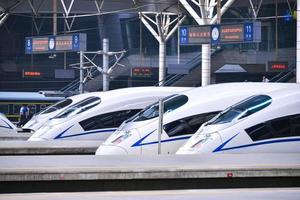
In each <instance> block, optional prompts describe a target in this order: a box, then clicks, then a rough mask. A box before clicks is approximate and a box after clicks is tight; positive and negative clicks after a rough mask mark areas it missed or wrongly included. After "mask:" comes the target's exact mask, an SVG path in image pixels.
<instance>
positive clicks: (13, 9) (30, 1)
mask: <svg viewBox="0 0 300 200" xmlns="http://www.w3.org/2000/svg"><path fill="white" fill-rule="evenodd" d="M55 1H56V4H57V13H61V14H63V13H64V14H66V13H67V14H69V15H72V14H74V13H76V14H86V13H90V14H96V13H98V14H99V11H100V13H102V14H106V13H114V12H115V13H116V12H117V13H136V12H146V11H148V12H149V11H151V12H162V11H165V12H174V11H177V8H178V1H177V0H55ZM53 2H54V1H53V0H0V10H1V9H2V11H8V12H9V13H28V14H32V13H34V12H36V13H39V14H46V13H47V14H51V13H53Z"/></svg>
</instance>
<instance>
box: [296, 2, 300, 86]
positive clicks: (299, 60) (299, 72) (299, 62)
mask: <svg viewBox="0 0 300 200" xmlns="http://www.w3.org/2000/svg"><path fill="white" fill-rule="evenodd" d="M296 31H297V57H296V82H297V83H300V2H299V1H297V30H296Z"/></svg>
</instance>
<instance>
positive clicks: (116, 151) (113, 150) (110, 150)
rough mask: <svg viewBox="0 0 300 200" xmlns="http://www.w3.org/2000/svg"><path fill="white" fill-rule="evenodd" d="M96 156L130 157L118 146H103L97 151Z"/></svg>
mask: <svg viewBox="0 0 300 200" xmlns="http://www.w3.org/2000/svg"><path fill="white" fill-rule="evenodd" d="M96 155H128V152H127V151H126V150H125V149H124V148H122V147H120V146H117V145H101V146H100V147H99V148H98V149H97V151H96Z"/></svg>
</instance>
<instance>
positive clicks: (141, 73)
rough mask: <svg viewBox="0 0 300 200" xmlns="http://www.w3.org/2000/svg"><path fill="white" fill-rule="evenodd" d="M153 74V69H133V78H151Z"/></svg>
mask: <svg viewBox="0 0 300 200" xmlns="http://www.w3.org/2000/svg"><path fill="white" fill-rule="evenodd" d="M152 74H153V73H152V68H151V67H133V68H132V69H131V75H132V77H151V76H152Z"/></svg>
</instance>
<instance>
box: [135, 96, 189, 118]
mask: <svg viewBox="0 0 300 200" xmlns="http://www.w3.org/2000/svg"><path fill="white" fill-rule="evenodd" d="M186 102H188V97H187V96H185V95H177V96H171V97H168V98H167V99H166V100H164V113H165V112H171V111H172V110H175V109H177V108H179V107H181V106H183V105H184V104H185V103H186ZM158 112H159V106H158V102H157V103H155V104H152V105H151V106H149V107H147V108H146V109H144V110H143V111H142V112H140V114H139V115H138V116H137V117H136V118H135V119H134V120H133V121H135V122H138V121H144V120H148V119H153V118H155V117H157V116H158V115H159V113H158Z"/></svg>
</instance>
